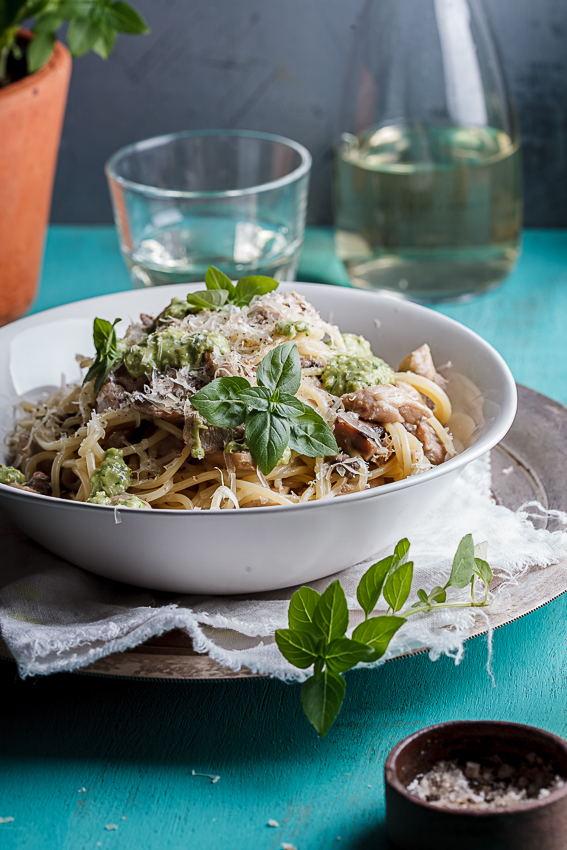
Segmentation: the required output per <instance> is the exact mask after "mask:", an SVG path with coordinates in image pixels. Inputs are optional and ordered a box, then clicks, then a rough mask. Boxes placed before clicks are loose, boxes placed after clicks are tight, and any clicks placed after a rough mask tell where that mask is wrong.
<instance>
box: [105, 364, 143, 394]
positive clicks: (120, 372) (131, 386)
mask: <svg viewBox="0 0 567 850" xmlns="http://www.w3.org/2000/svg"><path fill="white" fill-rule="evenodd" d="M113 378H114V380H115V382H116V383H117V384H120V386H122V387H124V389H125V390H126V391H127V392H129V393H133V392H135V391H136V390H143V389H144V385H145V384H146V383H147V382H146V378H145V376H144V375H142V377H141V378H133V377H132V375H131V374H130V372H129V371H128V369H127V368H126V366H120V367H119V368H118V369H117V370H116V372H114V374H113Z"/></svg>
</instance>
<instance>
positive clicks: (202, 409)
mask: <svg viewBox="0 0 567 850" xmlns="http://www.w3.org/2000/svg"><path fill="white" fill-rule="evenodd" d="M249 387H250V384H249V383H248V381H247V380H246V378H238V377H227V378H215V380H214V381H211V383H210V384H207V385H206V386H205V387H203V389H201V390H199V392H197V393H195V395H192V396H191V404H192V405H193V407H194V408H195V410H198V411H199V413H200V414H201V416H204V417H205V419H206V420H207V422H208V423H209V424H210V425H216V426H217V427H219V428H238V426H239V425H242V423H243V422H244V420H245V419H246V404H245V403H244V402H243V401H241V399H240V394H241V392H242V391H243V390H245V389H248V388H249Z"/></svg>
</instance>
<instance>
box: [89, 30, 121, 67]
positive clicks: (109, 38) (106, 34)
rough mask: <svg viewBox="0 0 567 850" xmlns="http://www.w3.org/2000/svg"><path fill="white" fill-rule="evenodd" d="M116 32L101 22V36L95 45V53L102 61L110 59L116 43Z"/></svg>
mask: <svg viewBox="0 0 567 850" xmlns="http://www.w3.org/2000/svg"><path fill="white" fill-rule="evenodd" d="M116 35H117V33H116V30H114V29H112V27H109V26H107V25H106V23H105V22H104V21H101V23H100V25H99V36H98V38H97V40H96V41H95V43H94V44H93V48H92V49H93V51H94V52H95V53H96V54H97V55H98V56H100V58H101V59H108V57H109V56H110V54H111V52H112V48H113V47H114V43H115V41H116Z"/></svg>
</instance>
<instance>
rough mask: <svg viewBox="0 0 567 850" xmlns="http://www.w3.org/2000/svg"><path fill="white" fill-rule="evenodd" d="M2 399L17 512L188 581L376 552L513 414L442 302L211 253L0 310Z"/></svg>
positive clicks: (503, 387)
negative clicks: (195, 279) (228, 268)
mask: <svg viewBox="0 0 567 850" xmlns="http://www.w3.org/2000/svg"><path fill="white" fill-rule="evenodd" d="M0 397H1V399H2V406H1V411H0V430H1V438H0V439H1V442H2V447H3V448H2V451H3V457H2V463H1V464H0V508H1V509H2V510H3V512H4V514H5V515H6V516H7V517H8V519H9V520H11V521H12V522H13V523H15V524H16V525H17V526H18V527H19V528H20V529H22V530H23V531H24V532H25V533H27V534H28V535H29V536H30V537H32V538H33V539H35V540H36V541H38V542H39V543H41V544H42V545H43V546H45V547H46V548H47V549H49V550H51V551H52V552H54V553H56V554H57V555H59V556H60V557H62V558H64V559H66V560H67V561H69V562H71V563H73V564H76V565H78V566H80V567H83V568H84V569H87V570H90V571H92V572H94V573H97V574H99V575H102V576H106V577H108V578H112V579H116V580H119V581H122V582H127V583H129V584H134V585H139V586H143V587H148V588H152V589H155V590H163V591H171V592H176V593H196V594H247V593H254V592H260V591H269V590H274V589H277V588H281V587H291V586H295V585H298V584H302V583H304V582H307V581H312V580H316V579H318V578H322V577H324V576H328V575H331V574H332V573H335V572H338V571H339V570H341V569H344V568H346V567H348V566H351V565H352V564H355V563H357V562H359V561H361V560H363V559H364V558H368V557H371V556H373V555H374V554H376V553H378V552H379V551H381V550H382V549H383V548H385V547H386V546H389V545H390V544H391V543H392V542H393V541H395V540H397V539H399V538H400V537H403V536H406V535H408V534H409V533H411V529H412V526H413V525H415V523H416V522H418V521H419V520H420V519H422V518H423V517H424V516H425V515H426V514H427V513H428V512H429V511H432V510H434V509H435V505H436V502H437V501H438V500H439V499H440V498H441V497H442V496H443V495H445V494H446V493H447V491H448V490H449V489H450V488H451V487H452V486H453V485H454V484H455V482H456V481H457V479H458V477H459V475H460V473H461V472H462V470H463V468H464V467H465V466H466V464H468V463H470V462H471V461H472V460H474V459H476V458H478V457H479V456H480V455H482V454H484V453H485V452H487V451H488V450H489V449H491V448H492V447H493V446H495V445H496V444H497V443H498V442H499V441H500V440H501V439H502V438H503V436H504V435H505V434H506V432H507V431H508V429H509V428H510V426H511V424H512V422H513V419H514V415H515V411H516V387H515V383H514V380H513V377H512V375H511V373H510V370H509V369H508V367H507V366H506V364H505V362H504V361H503V359H502V358H501V357H500V355H499V354H498V353H497V352H496V351H495V350H494V349H493V348H492V347H491V346H490V345H489V344H488V343H487V342H485V341H484V340H483V339H481V338H480V337H479V336H478V335H476V334H475V333H473V332H472V331H470V330H468V329H467V328H465V327H464V326H462V325H460V324H459V323H457V322H455V321H453V320H451V319H449V318H447V317H446V316H443V315H441V314H440V313H437V312H434V311H432V310H429V309H427V308H425V307H421V306H419V305H416V304H412V303H410V302H405V301H399V300H396V299H393V298H391V297H387V296H379V295H376V294H374V293H368V292H363V291H356V290H350V289H346V288H341V287H333V286H324V285H320V284H302V283H296V284H295V283H294V284H279V285H278V284H277V283H276V282H275V281H273V280H271V279H270V278H266V277H259V276H255V277H248V278H244V279H242V280H240V281H239V282H238V283H237V284H234V283H233V282H231V281H229V280H228V278H226V277H225V276H224V275H222V273H221V272H219V271H218V270H216V269H213V268H211V269H209V272H208V273H207V279H206V282H205V284H201V285H199V284H192V285H189V284H187V285H180V284H176V285H174V286H163V287H157V288H154V289H147V290H136V291H129V292H120V293H117V294H114V295H108V296H102V297H99V298H94V299H89V300H85V301H80V302H76V303H73V304H67V305H65V306H63V307H57V308H55V309H52V310H47V311H45V312H43V313H39V314H36V315H33V316H29V317H27V318H24V319H21V320H19V321H17V322H14V323H12V324H11V325H8V326H6V327H4V328H1V329H0Z"/></svg>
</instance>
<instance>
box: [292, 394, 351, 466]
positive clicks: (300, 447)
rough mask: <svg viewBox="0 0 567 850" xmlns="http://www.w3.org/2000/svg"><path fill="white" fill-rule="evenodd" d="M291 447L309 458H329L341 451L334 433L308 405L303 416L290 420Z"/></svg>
mask: <svg viewBox="0 0 567 850" xmlns="http://www.w3.org/2000/svg"><path fill="white" fill-rule="evenodd" d="M289 447H290V449H293V451H296V452H299V454H304V455H307V457H327V456H328V455H336V454H337V453H338V451H339V447H338V446H337V441H336V440H335V437H334V435H333V432H332V431H331V429H330V428H329V426H328V425H327V423H326V422H325V420H324V419H323V418H322V417H321V416H319V414H318V413H317V411H315V410H313V408H312V407H309V405H308V404H305V405H303V413H302V414H301V416H294V418H293V419H292V420H290V433H289Z"/></svg>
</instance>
